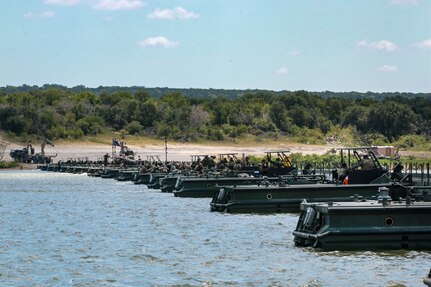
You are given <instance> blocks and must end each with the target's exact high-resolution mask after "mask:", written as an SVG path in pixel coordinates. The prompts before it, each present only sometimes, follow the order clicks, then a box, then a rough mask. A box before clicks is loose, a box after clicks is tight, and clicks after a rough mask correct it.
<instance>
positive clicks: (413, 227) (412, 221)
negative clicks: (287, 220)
mask: <svg viewBox="0 0 431 287" xmlns="http://www.w3.org/2000/svg"><path fill="white" fill-rule="evenodd" d="M429 188H430V187H429V186H428V187H414V188H413V187H412V188H411V191H413V190H414V192H412V193H417V192H418V191H419V190H420V189H423V190H427V189H429ZM389 193H390V190H389V189H387V188H380V196H379V198H378V200H377V201H376V200H374V201H361V200H357V201H355V202H327V203H307V202H304V203H302V204H301V215H300V217H299V219H298V224H297V227H296V230H295V231H294V232H293V235H294V236H295V237H294V242H295V244H296V245H297V246H312V247H316V248H321V249H322V250H356V249H361V250H382V249H414V250H429V249H431V222H430V220H429V218H430V217H431V202H423V201H421V202H415V201H413V200H412V199H411V198H410V197H407V198H406V200H397V201H392V197H391V196H390V195H389Z"/></svg>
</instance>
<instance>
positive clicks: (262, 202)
mask: <svg viewBox="0 0 431 287" xmlns="http://www.w3.org/2000/svg"><path fill="white" fill-rule="evenodd" d="M382 186H386V187H391V189H392V190H393V192H394V197H395V198H398V197H400V196H401V197H405V195H406V189H405V188H403V187H401V186H398V185H394V186H392V184H358V185H336V184H312V185H291V186H287V187H278V186H268V187H266V186H260V187H254V186H238V187H226V188H225V191H224V194H223V196H221V194H220V193H219V194H218V195H217V196H215V197H214V198H213V200H212V202H211V203H210V206H211V210H212V211H225V212H229V213H285V212H299V211H300V209H299V207H300V203H301V202H302V201H303V200H304V199H305V200H307V201H308V202H321V201H324V202H326V201H352V200H353V198H355V197H360V198H364V199H373V198H375V197H376V195H377V192H378V188H379V187H382Z"/></svg>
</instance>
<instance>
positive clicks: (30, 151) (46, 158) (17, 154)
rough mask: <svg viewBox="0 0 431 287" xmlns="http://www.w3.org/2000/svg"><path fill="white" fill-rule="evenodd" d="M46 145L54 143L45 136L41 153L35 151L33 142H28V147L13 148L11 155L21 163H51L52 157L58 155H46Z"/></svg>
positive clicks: (52, 145)
mask: <svg viewBox="0 0 431 287" xmlns="http://www.w3.org/2000/svg"><path fill="white" fill-rule="evenodd" d="M46 145H49V146H51V147H54V144H53V143H52V142H51V141H50V140H48V139H46V138H45V139H44V140H43V142H42V144H41V151H40V153H35V149H34V147H33V145H32V144H31V142H28V143H27V146H26V147H23V148H22V149H13V150H11V151H10V153H9V155H10V157H11V158H12V159H13V160H14V161H17V162H21V163H39V164H42V163H51V162H52V158H54V157H56V156H57V155H46V154H45V146H46Z"/></svg>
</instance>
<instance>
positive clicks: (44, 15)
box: [24, 11, 55, 18]
mask: <svg viewBox="0 0 431 287" xmlns="http://www.w3.org/2000/svg"><path fill="white" fill-rule="evenodd" d="M54 16H55V13H54V12H52V11H43V12H40V13H33V12H28V13H25V14H24V17H25V18H52V17H54Z"/></svg>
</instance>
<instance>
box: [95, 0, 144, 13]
mask: <svg viewBox="0 0 431 287" xmlns="http://www.w3.org/2000/svg"><path fill="white" fill-rule="evenodd" d="M144 5H145V3H144V2H142V1H140V0H101V1H100V2H99V3H98V4H96V5H95V6H94V9H98V10H111V11H115V10H132V9H137V8H140V7H143V6H144Z"/></svg>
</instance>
